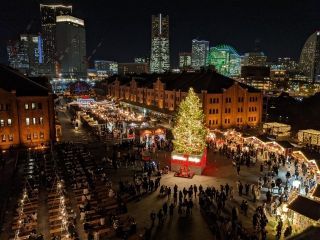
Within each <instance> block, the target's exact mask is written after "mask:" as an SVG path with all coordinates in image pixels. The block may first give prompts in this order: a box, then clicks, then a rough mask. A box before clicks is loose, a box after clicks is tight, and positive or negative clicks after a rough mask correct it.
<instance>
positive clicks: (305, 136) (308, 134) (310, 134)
mask: <svg viewBox="0 0 320 240" xmlns="http://www.w3.org/2000/svg"><path fill="white" fill-rule="evenodd" d="M298 140H299V142H300V143H303V144H309V145H316V146H320V131H317V130H313V129H307V130H300V131H299V132H298Z"/></svg>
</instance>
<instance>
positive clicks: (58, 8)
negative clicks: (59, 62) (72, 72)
mask: <svg viewBox="0 0 320 240" xmlns="http://www.w3.org/2000/svg"><path fill="white" fill-rule="evenodd" d="M71 14H72V6H71V5H63V4H40V15H41V28H42V36H43V52H44V64H45V66H46V72H47V74H49V75H54V74H55V70H56V69H55V64H56V59H57V56H56V42H55V37H56V18H57V16H63V15H71Z"/></svg>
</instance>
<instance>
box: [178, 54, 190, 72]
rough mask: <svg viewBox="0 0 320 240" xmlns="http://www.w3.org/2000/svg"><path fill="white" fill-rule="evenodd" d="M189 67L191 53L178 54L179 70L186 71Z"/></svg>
mask: <svg viewBox="0 0 320 240" xmlns="http://www.w3.org/2000/svg"><path fill="white" fill-rule="evenodd" d="M190 67H191V53H189V52H181V53H179V68H180V69H187V68H190Z"/></svg>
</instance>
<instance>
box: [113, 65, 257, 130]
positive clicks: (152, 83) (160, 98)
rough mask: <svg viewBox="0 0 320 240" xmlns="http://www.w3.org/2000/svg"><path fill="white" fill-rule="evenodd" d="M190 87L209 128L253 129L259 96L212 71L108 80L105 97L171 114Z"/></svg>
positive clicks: (251, 89)
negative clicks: (199, 103)
mask: <svg viewBox="0 0 320 240" xmlns="http://www.w3.org/2000/svg"><path fill="white" fill-rule="evenodd" d="M190 87H193V88H194V90H195V92H196V93H197V94H198V96H199V98H200V100H201V102H202V106H203V111H204V113H205V122H206V125H207V126H208V127H209V128H212V129H214V128H230V127H236V126H238V127H243V126H257V125H258V124H259V123H260V122H261V116H262V101H263V96H262V93H261V92H260V91H259V90H257V89H255V88H252V87H250V86H247V85H245V84H242V83H239V82H237V81H235V80H233V79H231V78H228V77H225V76H223V75H221V74H218V73H216V72H214V71H206V72H194V73H187V72H182V73H180V74H173V73H171V74H163V75H159V76H153V75H148V76H145V77H144V78H143V77H141V76H140V77H134V76H132V78H117V77H113V78H109V79H108V85H107V94H108V95H109V96H111V97H114V98H118V99H122V100H123V101H128V102H130V103H131V104H135V103H136V104H137V105H139V106H141V105H143V106H145V107H146V108H148V107H150V108H152V109H153V110H154V109H159V111H160V112H161V111H166V112H172V113H173V112H174V111H175V110H176V109H177V108H178V106H179V104H180V102H181V101H182V100H183V99H184V98H185V97H186V95H187V93H188V90H189V88H190Z"/></svg>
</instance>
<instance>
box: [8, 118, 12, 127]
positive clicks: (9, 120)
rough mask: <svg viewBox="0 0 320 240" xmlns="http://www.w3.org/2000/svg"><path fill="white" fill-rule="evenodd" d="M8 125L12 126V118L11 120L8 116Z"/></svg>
mask: <svg viewBox="0 0 320 240" xmlns="http://www.w3.org/2000/svg"><path fill="white" fill-rule="evenodd" d="M8 126H9V127H10V126H12V120H11V118H8Z"/></svg>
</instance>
